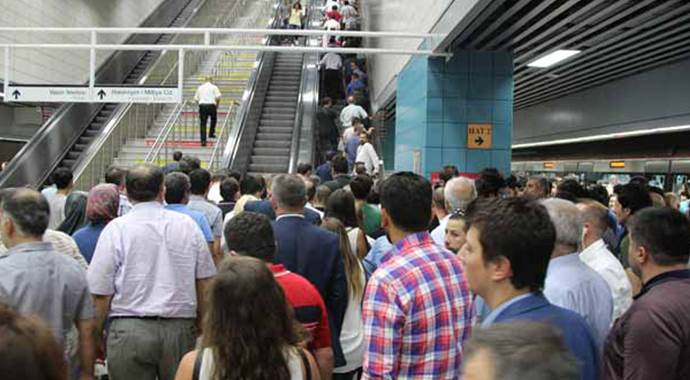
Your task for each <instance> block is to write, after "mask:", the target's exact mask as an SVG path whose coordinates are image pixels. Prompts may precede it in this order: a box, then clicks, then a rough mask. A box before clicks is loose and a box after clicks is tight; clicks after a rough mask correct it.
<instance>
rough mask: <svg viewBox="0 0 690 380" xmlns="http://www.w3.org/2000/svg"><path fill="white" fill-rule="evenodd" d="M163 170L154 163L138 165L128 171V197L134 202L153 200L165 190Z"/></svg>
mask: <svg viewBox="0 0 690 380" xmlns="http://www.w3.org/2000/svg"><path fill="white" fill-rule="evenodd" d="M163 179H164V175H163V170H162V169H161V168H159V167H157V166H153V165H138V166H135V167H134V168H132V169H131V170H130V171H129V172H128V173H127V178H126V180H125V182H126V183H127V197H128V198H129V199H130V200H131V201H132V202H137V203H138V202H151V201H155V200H157V199H158V197H159V196H160V195H161V192H162V190H163Z"/></svg>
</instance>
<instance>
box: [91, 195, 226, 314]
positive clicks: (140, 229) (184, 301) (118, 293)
mask: <svg viewBox="0 0 690 380" xmlns="http://www.w3.org/2000/svg"><path fill="white" fill-rule="evenodd" d="M215 274H216V266H215V265H214V264H213V259H212V258H211V253H210V252H209V249H208V244H207V242H206V240H204V235H203V234H202V233H201V231H200V230H199V227H197V225H196V223H194V220H192V218H190V217H188V216H186V215H182V214H180V213H178V212H174V211H170V210H166V209H165V208H164V207H163V205H162V204H160V203H158V202H143V203H137V204H135V205H134V207H133V208H132V210H131V211H130V212H128V213H127V214H126V215H124V216H121V217H119V218H116V219H113V220H112V221H111V222H110V223H108V225H107V226H106V227H105V229H104V230H103V232H102V233H101V236H100V238H99V239H98V244H97V245H96V250H95V252H94V254H93V258H92V259H91V265H89V270H88V273H87V279H88V283H89V288H90V290H91V293H93V294H98V295H112V296H113V299H112V302H111V304H110V316H111V317H112V316H126V317H141V316H156V317H164V318H195V317H196V311H197V299H196V280H197V279H205V278H209V277H212V276H213V275H215Z"/></svg>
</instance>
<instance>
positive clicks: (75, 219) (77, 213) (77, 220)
mask: <svg viewBox="0 0 690 380" xmlns="http://www.w3.org/2000/svg"><path fill="white" fill-rule="evenodd" d="M85 224H86V193H83V192H81V191H74V192H72V193H71V194H70V195H68V196H67V199H66V200H65V220H63V221H62V223H60V225H59V226H58V228H57V230H58V231H61V232H64V233H66V234H67V235H72V234H74V232H75V231H77V230H78V229H80V228H81V227H83V226H84V225H85Z"/></svg>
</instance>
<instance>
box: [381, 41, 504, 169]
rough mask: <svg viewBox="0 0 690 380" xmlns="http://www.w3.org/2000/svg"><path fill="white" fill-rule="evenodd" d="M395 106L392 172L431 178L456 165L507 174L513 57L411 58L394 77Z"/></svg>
mask: <svg viewBox="0 0 690 380" xmlns="http://www.w3.org/2000/svg"><path fill="white" fill-rule="evenodd" d="M396 107H397V108H396V126H395V143H396V146H395V170H420V171H421V174H423V175H425V176H429V175H430V174H431V172H434V171H438V170H440V169H441V167H442V166H443V165H456V166H457V167H458V169H459V170H460V171H461V172H466V173H478V172H479V171H481V170H482V169H483V168H486V167H495V168H497V169H498V170H499V171H501V172H502V173H504V174H505V173H509V172H510V145H511V141H512V129H513V61H512V53H510V52H503V51H501V52H485V51H462V50H460V51H456V52H454V55H453V58H452V59H450V60H448V62H446V60H445V59H443V58H413V59H412V60H411V61H410V62H409V63H408V65H407V66H406V67H405V68H404V69H403V70H402V71H401V73H400V75H399V76H398V84H397V104H396ZM468 130H469V131H470V132H475V133H471V134H470V136H469V138H470V140H472V141H468ZM489 130H490V133H488V132H489Z"/></svg>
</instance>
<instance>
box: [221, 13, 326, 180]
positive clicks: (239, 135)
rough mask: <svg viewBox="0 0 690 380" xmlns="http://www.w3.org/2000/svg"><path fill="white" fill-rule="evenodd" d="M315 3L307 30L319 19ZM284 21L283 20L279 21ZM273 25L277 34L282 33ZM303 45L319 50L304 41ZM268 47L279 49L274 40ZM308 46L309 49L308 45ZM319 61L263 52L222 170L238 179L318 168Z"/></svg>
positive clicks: (306, 55) (277, 40)
mask: <svg viewBox="0 0 690 380" xmlns="http://www.w3.org/2000/svg"><path fill="white" fill-rule="evenodd" d="M319 5H320V4H319V1H318V0H312V1H311V9H312V10H314V11H310V12H309V14H308V20H307V22H306V24H307V25H314V23H313V22H312V21H313V20H312V18H317V17H318V16H319V13H317V12H318V7H319ZM275 19H276V20H280V19H281V18H280V17H279V16H277V17H275ZM278 27H279V24H278V22H275V23H274V25H273V28H278ZM301 40H302V41H300V45H302V46H309V45H310V46H315V45H314V44H313V43H314V42H315V41H313V40H312V41H309V38H301ZM268 44H269V45H280V37H275V36H273V37H271V38H269V41H268ZM307 44H309V45H307ZM318 61H319V57H318V54H316V53H289V52H284V51H280V52H272V51H267V52H263V53H262V54H261V55H260V57H259V65H258V68H257V70H256V72H255V74H254V76H253V77H252V79H251V80H250V86H249V88H250V92H249V96H248V97H249V100H248V101H247V102H246V103H244V104H243V106H242V108H241V109H240V111H239V114H240V116H239V117H238V120H239V125H237V126H236V128H234V129H233V132H232V135H231V138H230V141H231V142H232V145H231V146H230V148H231V149H228V150H227V151H228V153H227V154H226V155H224V158H223V162H224V166H225V167H228V168H230V169H232V170H236V171H239V172H240V173H251V174H259V175H266V174H279V173H293V172H295V170H296V168H297V163H298V162H314V161H313V159H314V153H315V152H314V149H313V148H314V146H315V144H314V135H313V131H314V122H315V119H316V117H315V115H316V111H317V106H318V93H319V76H318Z"/></svg>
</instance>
